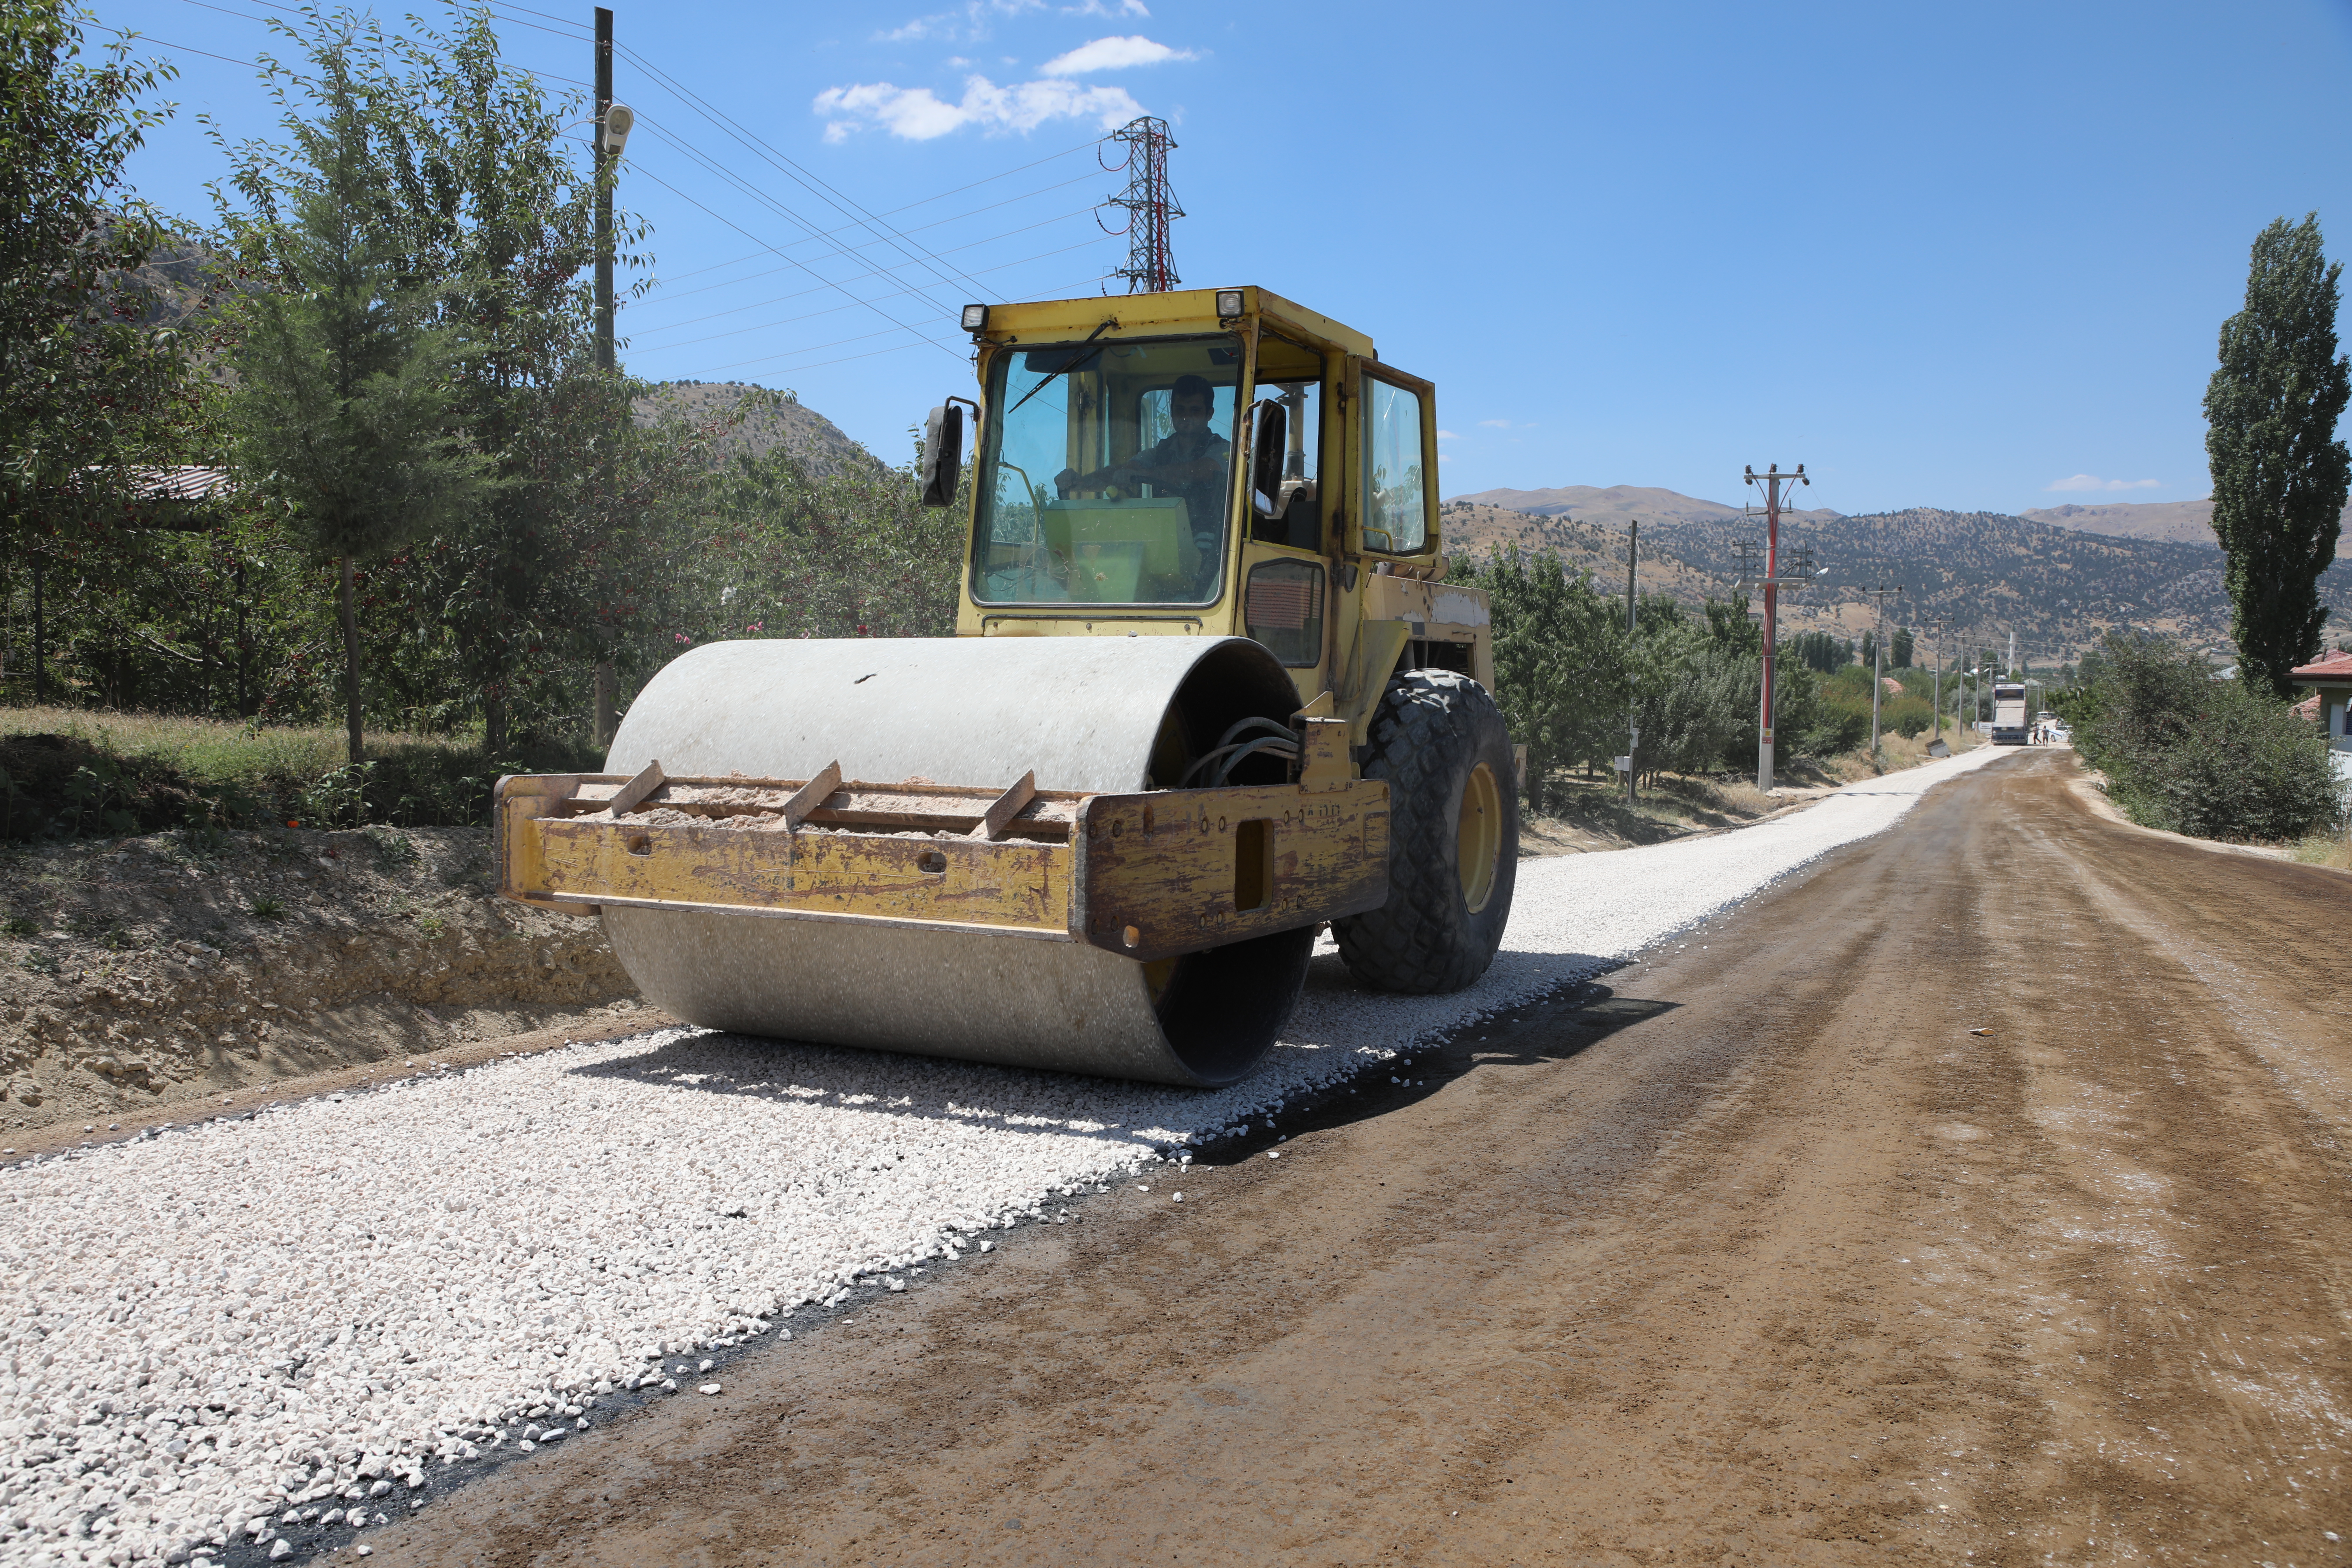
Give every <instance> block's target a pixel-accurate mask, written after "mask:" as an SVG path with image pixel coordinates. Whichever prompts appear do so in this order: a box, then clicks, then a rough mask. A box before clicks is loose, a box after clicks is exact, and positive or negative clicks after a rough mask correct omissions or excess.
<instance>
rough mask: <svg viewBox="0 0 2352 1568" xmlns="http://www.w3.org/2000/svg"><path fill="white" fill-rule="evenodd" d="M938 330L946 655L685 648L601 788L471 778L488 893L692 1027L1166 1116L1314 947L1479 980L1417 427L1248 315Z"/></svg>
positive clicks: (1475, 614) (1481, 606)
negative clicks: (948, 578) (1150, 1096)
mask: <svg viewBox="0 0 2352 1568" xmlns="http://www.w3.org/2000/svg"><path fill="white" fill-rule="evenodd" d="M963 326H964V328H965V329H966V330H967V331H970V332H971V337H972V346H973V350H974V358H975V362H976V364H977V368H978V372H979V385H978V387H977V388H976V389H975V390H976V392H977V394H978V395H977V397H976V398H975V397H951V398H950V399H949V400H948V401H947V402H946V403H945V404H943V405H940V407H938V408H936V409H934V410H933V411H932V413H931V415H930V417H929V424H928V426H927V431H926V438H925V441H924V447H923V454H922V459H921V482H922V488H923V499H924V500H925V501H926V503H927V504H929V505H932V506H939V507H946V506H951V505H961V506H963V507H966V508H968V509H969V510H967V512H966V521H967V530H966V532H965V540H966V546H965V551H964V558H963V563H962V577H961V584H960V587H959V595H958V598H959V605H958V614H957V621H956V633H957V635H956V636H955V637H941V638H887V639H881V638H877V639H871V640H869V639H863V638H860V639H854V640H832V641H824V640H815V639H811V640H805V641H803V640H800V639H784V638H775V639H756V640H746V641H741V642H719V643H709V644H706V645H704V646H702V647H697V648H694V649H692V650H691V651H689V652H688V653H686V654H685V655H683V656H681V657H680V658H677V659H675V660H673V661H672V662H671V663H670V664H668V665H667V666H666V667H665V668H663V669H661V670H660V671H659V672H658V673H657V674H656V675H655V677H654V678H653V679H652V680H651V681H649V682H648V683H647V684H646V688H645V689H644V690H642V691H641V692H640V693H638V695H637V697H636V700H635V701H634V702H633V703H631V705H630V707H629V710H628V712H627V714H626V716H625V718H624V719H623V721H622V722H621V725H620V728H619V731H618V732H617V733H616V734H615V735H614V739H613V742H612V747H611V751H610V752H609V753H608V754H607V756H606V757H605V760H604V769H605V771H604V773H599V774H593V775H576V776H545V777H528V778H509V779H505V780H502V781H501V782H500V784H499V790H498V797H497V816H498V821H497V827H498V838H499V885H500V890H501V891H502V892H503V893H505V894H506V896H507V897H509V898H512V899H516V900H520V901H522V902H525V903H529V904H533V905H537V906H539V907H541V908H544V909H551V910H566V911H570V912H572V913H576V914H590V913H594V914H597V915H599V916H601V918H602V920H603V921H604V931H605V934H606V936H607V937H608V938H609V939H610V941H611V942H612V944H613V949H614V954H615V956H616V957H617V958H618V959H619V960H620V962H621V963H622V965H623V966H624V967H625V969H626V970H627V971H628V973H629V974H630V976H631V978H632V979H634V980H635V982H636V984H637V985H638V987H639V989H640V991H641V992H642V993H643V994H644V995H645V996H646V999H647V1000H648V1001H651V1002H653V1003H654V1004H655V1005H658V1006H661V1007H663V1008H666V1009H667V1010H668V1011H669V1012H671V1013H672V1014H674V1015H675V1016H677V1017H679V1018H682V1019H685V1020H687V1021H688V1022H691V1023H694V1024H698V1025H701V1026H706V1027H709V1028H718V1029H728V1030H732V1031H736V1032H740V1033H746V1034H754V1035H765V1036H770V1037H778V1038H790V1039H799V1040H808V1041H819V1042H825V1043H830V1044H835V1045H845V1046H863V1047H877V1048H881V1049H887V1050H896V1051H907V1052H916V1053H922V1054H928V1055H933V1056H942V1057H953V1058H963V1059H969V1060H977V1061H983V1062H993V1063H1002V1064H1005V1065H1011V1066H1017V1067H1030V1068H1055V1069H1062V1070H1070V1071H1078V1072H1091V1073H1099V1074H1103V1075H1106V1076H1114V1077H1121V1078H1134V1079H1152V1080H1157V1081H1160V1082H1164V1083H1173V1084H1185V1085H1194V1086H1213V1085H1219V1084H1225V1083H1231V1082H1234V1081H1235V1080H1236V1079H1239V1078H1241V1077H1243V1076H1244V1075H1246V1074H1247V1073H1248V1072H1249V1071H1250V1070H1251V1069H1252V1068H1254V1067H1255V1064H1256V1063H1257V1062H1258V1061H1259V1060H1260V1058H1263V1056H1264V1055H1265V1052H1266V1051H1267V1050H1268V1049H1270V1048H1271V1047H1272V1046H1273V1043H1274V1041H1275V1038H1276V1032H1277V1031H1278V1030H1279V1029H1280V1028H1281V1026H1282V1024H1283V1022H1284V1020H1285V1019H1286V1017H1287V1016H1288V1015H1289V1012H1290V1010H1291V1008H1292V1006H1293V1005H1294V1004H1295V1003H1296V1001H1297V997H1298V995H1299V994H1300V993H1301V990H1302V987H1303V985H1304V983H1305V980H1306V976H1307V971H1308V968H1309V966H1310V964H1311V963H1314V962H1315V960H1314V956H1313V955H1314V952H1315V941H1316V936H1317V933H1318V931H1319V930H1321V929H1322V928H1324V927H1325V926H1326V925H1328V928H1329V930H1330V931H1331V934H1332V936H1333V938H1334V939H1335V941H1336V942H1337V945H1338V949H1339V959H1340V961H1341V962H1342V963H1344V964H1345V966H1346V968H1347V970H1348V972H1349V973H1350V974H1351V975H1353V976H1354V978H1355V979H1356V981H1357V982H1358V984H1361V985H1363V986H1365V987H1367V988H1369V989H1374V990H1387V991H1399V992H1412V993H1428V992H1436V991H1449V990H1457V989H1460V988H1461V987H1463V986H1465V985H1467V984H1471V983H1473V982H1474V981H1475V980H1476V979H1477V978H1478V976H1479V975H1480V974H1482V973H1485V972H1486V967H1487V964H1488V963H1489V962H1490V961H1491V960H1492V958H1493V956H1494V954H1495V952H1496V946H1497V944H1498V943H1499V942H1500V941H1501V939H1502V932H1503V926H1504V922H1505V921H1507V919H1508V918H1509V912H1510V905H1511V894H1512V884H1513V880H1514V876H1515V873H1516V869H1517V840H1518V818H1517V788H1516V787H1515V786H1516V784H1517V778H1516V776H1515V774H1516V758H1515V756H1514V749H1513V747H1512V745H1511V743H1510V740H1509V737H1508V735H1507V733H1506V731H1505V729H1504V725H1503V721H1502V717H1501V714H1500V711H1499V710H1497V708H1496V705H1495V702H1494V700H1493V696H1492V694H1491V691H1490V690H1489V688H1490V687H1491V686H1492V684H1493V681H1494V649H1493V634H1492V627H1491V626H1490V625H1489V619H1488V615H1487V602H1486V595H1484V594H1483V593H1481V592H1479V591H1478V590H1477V589H1475V587H1470V586H1465V585H1459V584H1451V583H1448V582H1446V581H1445V577H1446V570H1447V563H1446V560H1445V557H1444V554H1443V553H1441V552H1440V548H1439V546H1440V538H1439V521H1440V520H1439V516H1438V510H1437V500H1436V493H1435V489H1434V479H1435V475H1436V472H1437V423H1436V394H1435V389H1434V388H1433V386H1431V385H1430V384H1428V383H1427V382H1425V381H1422V380H1420V379H1418V378H1416V377H1413V376H1412V375H1409V374H1405V373H1404V372H1402V371H1401V370H1398V369H1397V368H1395V367H1394V366H1391V365H1389V364H1386V363H1382V362H1381V359H1380V357H1379V355H1378V354H1377V353H1376V352H1375V351H1374V348H1373V344H1372V341H1371V339H1370V338H1369V337H1367V336H1365V335H1363V334H1362V333H1360V332H1357V331H1352V330H1350V329H1349V328H1347V327H1345V326H1342V325H1341V324H1340V323H1339V322H1337V321H1331V320H1329V319H1328V318H1326V317H1323V316H1319V315H1317V314H1316V313H1315V312H1313V311H1311V310H1305V309H1303V308H1301V307H1299V306H1297V305H1296V304H1293V303H1292V302H1290V301H1288V300H1283V299H1281V298H1280V297H1278V296H1276V295H1275V294H1272V293H1270V292H1267V291H1265V290H1263V289H1255V288H1247V289H1194V290H1175V291H1170V292H1166V293H1160V294H1148V295H1135V296H1129V297H1128V298H1126V299H1118V300H1104V299H1092V300H1056V301H1045V302H1040V303H1030V304H1017V305H990V306H983V305H974V306H971V307H968V308H967V309H966V310H965V311H964V313H963ZM967 410H969V411H970V414H971V418H970V419H969V420H968V419H967V417H966V411H967ZM968 430H969V434H970V436H971V454H972V461H971V465H970V467H969V468H966V466H965V463H964V457H963V454H964V452H965V450H966V437H967V432H968Z"/></svg>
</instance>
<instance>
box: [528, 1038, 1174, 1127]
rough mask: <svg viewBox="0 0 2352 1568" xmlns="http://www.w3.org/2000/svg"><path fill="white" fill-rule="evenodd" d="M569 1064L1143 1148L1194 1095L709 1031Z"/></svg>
mask: <svg viewBox="0 0 2352 1568" xmlns="http://www.w3.org/2000/svg"><path fill="white" fill-rule="evenodd" d="M570 1070H571V1073H572V1076H573V1077H575V1078H582V1079H612V1080H616V1081H621V1082H626V1083H634V1084H643V1085H646V1086H647V1087H650V1088H656V1089H677V1090H681V1091H685V1092H688V1093H696V1094H703V1095H709V1096H713V1097H730V1096H732V1097H739V1098H743V1099H751V1100H766V1101H779V1102H791V1103H793V1104H800V1105H821V1106H824V1107H825V1108H827V1109H829V1110H850V1111H861V1112H866V1113H868V1114H873V1115H879V1116H888V1117H894V1118H897V1119H899V1120H902V1121H904V1120H914V1121H946V1122H953V1123H957V1124H960V1125H964V1126H970V1127H975V1128H986V1129H988V1130H990V1131H1003V1132H1016V1133H1024V1134H1028V1135H1031V1136H1034V1137H1048V1138H1073V1137H1075V1138H1091V1139H1102V1140H1115V1141H1118V1142H1141V1143H1143V1144H1146V1145H1152V1144H1158V1143H1161V1142H1165V1140H1164V1139H1163V1138H1154V1137H1152V1136H1150V1135H1149V1134H1146V1133H1142V1132H1139V1131H1135V1129H1138V1128H1148V1127H1159V1126H1165V1125H1174V1126H1179V1127H1181V1126H1188V1125H1191V1124H1192V1123H1193V1122H1195V1121H1198V1120H1199V1119H1200V1118H1199V1113H1198V1111H1197V1110H1194V1108H1193V1107H1194V1104H1195V1102H1197V1100H1199V1099H1200V1097H1201V1096H1202V1094H1203V1093H1204V1092H1205V1091H1202V1090H1199V1089H1175V1088H1169V1087H1164V1086H1161V1085H1156V1084H1137V1083H1125V1082H1121V1081H1118V1080H1115V1079H1094V1078H1087V1077H1083V1076H1080V1075H1076V1074H1067V1073H1054V1072H1038V1071H1033V1070H1030V1069H1027V1068H1007V1067H997V1066H993V1065H992V1064H989V1063H986V1062H967V1061H959V1060H956V1059H953V1058H945V1057H924V1056H915V1055H911V1054H909V1055H899V1054H897V1053H894V1052H889V1051H870V1050H865V1049H862V1048H860V1047H855V1046H826V1045H818V1044H814V1043H812V1042H810V1041H805V1040H776V1039H767V1038H763V1037H759V1036H756V1035H732V1034H719V1033H715V1032H714V1033H710V1034H702V1035H689V1036H687V1037H684V1038H682V1039H674V1040H669V1041H667V1042H665V1043H663V1044H661V1045H659V1046H656V1047H653V1048H652V1049H650V1050H646V1051H643V1052H640V1053H638V1054H636V1055H634V1056H627V1057H621V1058H615V1059H614V1060H611V1061H604V1062H595V1063H590V1064H586V1065H583V1066H581V1067H576V1068H572V1069H570ZM1088 1101H1091V1102H1092V1103H1090V1104H1089V1103H1087V1102H1088Z"/></svg>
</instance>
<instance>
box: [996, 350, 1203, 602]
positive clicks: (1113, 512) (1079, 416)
mask: <svg viewBox="0 0 2352 1568" xmlns="http://www.w3.org/2000/svg"><path fill="white" fill-rule="evenodd" d="M1241 371H1242V352H1241V343H1240V341H1239V340H1238V339H1236V338H1234V337H1232V336H1230V335H1221V336H1215V337H1193V338H1145V339H1106V340H1104V341H1102V342H1091V343H1063V344H1057V345H1055V346H1054V347H1051V348H1031V349H1016V350H1013V351H1012V352H1009V353H1000V354H998V355H997V356H996V359H995V362H994V363H993V365H992V368H991V371H990V375H989V388H988V406H989V410H990V418H989V421H988V431H987V435H986V437H985V441H984V445H983V447H982V450H981V453H980V464H979V481H980V484H979V488H980V497H979V505H978V507H977V508H976V515H975V517H974V519H973V528H974V530H975V536H974V539H973V541H972V544H973V549H972V584H971V589H972V597H973V598H975V599H977V600H980V601H982V603H986V604H1016V605H1034V604H1051V603H1060V602H1065V601H1071V602H1077V603H1083V604H1095V605H1154V604H1159V605H1169V604H1174V605H1201V604H1207V603H1209V602H1210V601H1212V600H1213V599H1215V598H1216V597H1217V594H1218V590H1219V588H1220V586H1221V585H1222V584H1221V582H1220V578H1221V574H1222V573H1223V565H1224V554H1225V552H1224V541H1225V514H1226V512H1227V511H1228V510H1229V509H1230V499H1229V498H1230V497H1231V496H1232V494H1233V457H1234V439H1235V431H1234V417H1235V405H1236V402H1237V399H1238V396H1239V392H1240V385H1241Z"/></svg>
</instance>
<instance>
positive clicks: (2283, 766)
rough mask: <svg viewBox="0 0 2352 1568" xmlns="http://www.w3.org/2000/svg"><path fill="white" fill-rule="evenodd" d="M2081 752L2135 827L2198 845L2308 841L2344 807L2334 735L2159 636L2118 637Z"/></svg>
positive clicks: (2084, 706) (2085, 706)
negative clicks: (2205, 841)
mask: <svg viewBox="0 0 2352 1568" xmlns="http://www.w3.org/2000/svg"><path fill="white" fill-rule="evenodd" d="M2104 651H2105V659H2104V660H2103V661H2102V667H2101V669H2100V673H2099V679H2098V682H2097V686H2096V689H2095V691H2094V692H2093V693H2092V694H2091V700H2088V701H2086V702H2083V703H2081V704H2079V705H2077V706H2076V707H2075V711H2076V712H2077V713H2079V714H2080V715H2082V718H2081V726H2080V728H2079V729H2077V731H2075V744H2076V746H2077V748H2078V749H2079V750H2080V751H2081V752H2082V753H2083V755H2084V757H2085V758H2086V759H2087V760H2088V761H2089V762H2090V763H2092V765H2094V766H2095V767H2097V768H2099V769H2101V770H2102V771H2104V772H2105V773H2106V775H2107V787H2108V793H2109V794H2110V795H2112V796H2113V797H2114V798H2115V801H2116V804H2117V805H2120V806H2122V807H2123V809H2124V811H2125V812H2126V814H2127V815H2129V816H2130V817H2131V819H2132V820H2133V821H2135V822H2137V823H2140V824H2142V825H2144V826H2149V827H2158V828H2163V829H2165V830H2166V831H2168V832H2172V833H2186V834H2189V835H2190V836H2192V837H2198V838H2228V839H2252V840H2259V841H2262V842H2265V843H2275V842H2279V841H2282V840H2287V839H2294V838H2300V837H2304V836H2305V834H2308V833H2312V832H2315V831H2316V830H2318V829H2319V828H2320V827H2322V826H2326V824H2328V823H2329V822H2332V821H2333V820H2334V819H2335V817H2336V814H2337V812H2338V811H2340V810H2341V809H2342V797H2341V792H2340V788H2339V786H2338V785H2337V784H2336V776H2335V773H2334V771H2333V770H2332V769H2331V768H2330V766H2329V764H2328V759H2327V741H2326V733H2325V732H2324V731H2322V730H2321V729H2320V727H2319V726H2318V725H2316V724H2313V723H2310V722H2308V721H2305V720H2303V719H2301V718H2298V717H2296V715H2295V714H2294V712H2293V711H2292V710H2290V709H2289V708H2288V706H2287V705H2286V704H2285V703H2284V702H2280V701H2277V700H2273V698H2271V697H2269V696H2267V695H2265V694H2263V693H2259V692H2254V691H2250V690H2248V689H2246V688H2245V687H2244V686H2242V685H2241V684H2239V683H2238V682H2237V681H2234V680H2217V679H2214V678H2213V675H2212V671H2211V670H2210V668H2209V667H2208V666H2207V664H2206V662H2205V660H2204V659H2203V658H2200V656H2199V655H2197V654H2195V653H2193V652H2190V651H2189V650H2188V649H2186V648H2181V647H2175V646H2173V645H2172V644H2169V643H2166V642H2162V641H2160V640H2158V639H2157V638H2155V637H2146V636H2126V635H2125V634H2120V633H2115V634H2110V635H2109V636H2108V637H2107V639H2106V644H2105V650H2104Z"/></svg>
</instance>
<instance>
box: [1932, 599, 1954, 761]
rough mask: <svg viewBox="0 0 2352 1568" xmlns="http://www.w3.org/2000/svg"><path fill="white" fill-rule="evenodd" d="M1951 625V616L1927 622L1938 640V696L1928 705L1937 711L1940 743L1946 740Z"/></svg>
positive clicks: (1936, 676)
mask: <svg viewBox="0 0 2352 1568" xmlns="http://www.w3.org/2000/svg"><path fill="white" fill-rule="evenodd" d="M1951 624H1952V621H1951V617H1950V616H1935V617H1933V618H1932V619H1930V620H1929V621H1928V622H1927V629H1928V630H1929V631H1930V632H1932V633H1934V634H1935V638H1936V650H1935V654H1934V656H1933V657H1934V663H1935V682H1936V695H1935V697H1934V698H1933V699H1932V700H1930V702H1929V704H1928V705H1929V706H1930V707H1932V708H1934V709H1935V710H1936V734H1935V739H1937V740H1938V741H1940V740H1942V739H1943V738H1944V631H1945V628H1947V627H1948V626H1950V625H1951Z"/></svg>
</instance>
